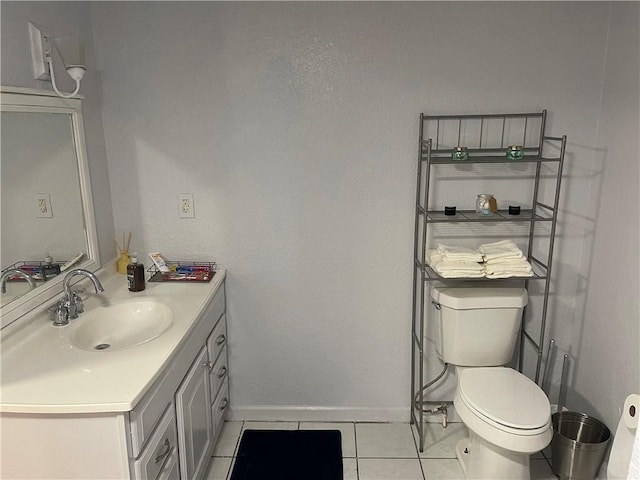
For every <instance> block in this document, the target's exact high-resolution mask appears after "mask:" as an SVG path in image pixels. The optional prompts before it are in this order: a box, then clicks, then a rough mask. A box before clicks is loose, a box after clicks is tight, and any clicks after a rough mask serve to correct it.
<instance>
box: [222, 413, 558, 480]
mask: <svg viewBox="0 0 640 480" xmlns="http://www.w3.org/2000/svg"><path fill="white" fill-rule="evenodd" d="M235 422H238V423H239V425H240V428H239V434H238V436H237V438H236V440H235V445H234V449H233V454H232V455H220V456H213V455H212V457H211V462H213V461H214V460H215V459H216V458H219V459H229V466H228V469H227V472H226V476H225V477H224V478H225V479H226V480H229V479H230V478H231V474H232V473H233V466H234V463H235V460H236V459H237V453H238V449H239V445H240V442H241V440H242V434H243V432H244V431H245V427H246V425H247V422H246V421H243V420H240V421H235ZM256 423H268V422H256ZM290 423H297V429H298V430H300V429H301V428H302V427H303V424H304V423H319V422H301V421H298V422H290ZM323 423H341V424H345V425H344V426H345V427H346V426H347V425H350V427H347V428H352V429H353V449H354V452H355V453H354V455H355V456H348V457H347V456H344V451H343V456H342V460H343V468H345V460H348V463H349V465H352V464H351V460H353V462H354V464H355V472H353V470H350V472H351V473H349V477H348V478H354V480H360V477H361V475H362V471H361V465H360V462H361V461H365V462H369V461H382V462H384V461H388V460H394V461H400V460H403V461H413V460H417V461H418V465H419V469H420V470H419V471H420V473H419V474H418V472H417V471H416V475H421V480H427V479H428V478H429V477H428V475H427V472H426V471H425V469H426V467H427V465H425V463H426V462H430V461H445V460H446V461H455V460H456V458H455V456H434V457H422V456H420V452H419V448H418V443H417V442H418V440H417V438H416V432H415V431H414V429H413V426H412V425H411V424H409V428H410V430H411V435H412V440H413V446H414V449H415V452H416V455H417V456H416V457H406V456H392V457H384V456H382V457H381V456H371V457H368V456H361V455H360V451H359V450H358V428H357V426H358V424H359V423H377V422H323ZM389 423H401V422H389ZM531 461H532V462H534V461H541V463H543V464H545V466H546V469H545V471H546V473H544V480H557V477H555V475H553V473H552V468H551V462H550V459H549V458H547V456H546V455H545V454H544V453H543V457H542V458H532V459H531ZM368 465H371V464H368ZM432 465H434V466H436V467H435V468H437V465H438V464H437V463H435V464H432ZM349 468H350V469H351V468H353V467H351V466H350V467H349ZM429 472H431V474H433V471H432V466H431V465H429ZM221 473H222V472H221ZM353 473H355V477H353Z"/></svg>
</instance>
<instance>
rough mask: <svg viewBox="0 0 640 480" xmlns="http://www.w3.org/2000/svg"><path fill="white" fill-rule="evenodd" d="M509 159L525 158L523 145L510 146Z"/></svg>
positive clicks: (508, 150)
mask: <svg viewBox="0 0 640 480" xmlns="http://www.w3.org/2000/svg"><path fill="white" fill-rule="evenodd" d="M507 158H508V159H509V160H522V159H523V158H524V150H523V149H522V145H510V146H509V148H508V149H507Z"/></svg>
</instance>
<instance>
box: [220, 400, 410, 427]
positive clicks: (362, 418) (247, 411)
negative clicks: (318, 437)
mask: <svg viewBox="0 0 640 480" xmlns="http://www.w3.org/2000/svg"><path fill="white" fill-rule="evenodd" d="M228 419H229V420H245V421H257V422H269V421H271V422H286V421H291V422H380V423H383V422H408V421H409V408H408V407H407V408H372V407H311V406H298V405H277V406H273V405H233V404H232V406H231V411H230V412H229V417H228Z"/></svg>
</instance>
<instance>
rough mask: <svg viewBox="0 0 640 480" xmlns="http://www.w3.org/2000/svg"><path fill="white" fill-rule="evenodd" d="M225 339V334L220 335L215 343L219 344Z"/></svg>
mask: <svg viewBox="0 0 640 480" xmlns="http://www.w3.org/2000/svg"><path fill="white" fill-rule="evenodd" d="M226 341H227V339H226V338H225V336H224V335H220V336H219V337H218V338H217V340H216V345H218V346H220V345H222V344H223V343H224V342H226Z"/></svg>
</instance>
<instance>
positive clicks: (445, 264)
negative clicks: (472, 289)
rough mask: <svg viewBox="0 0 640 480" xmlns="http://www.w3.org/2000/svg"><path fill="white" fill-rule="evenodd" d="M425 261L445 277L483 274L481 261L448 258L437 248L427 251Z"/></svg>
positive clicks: (479, 275)
mask: <svg viewBox="0 0 640 480" xmlns="http://www.w3.org/2000/svg"><path fill="white" fill-rule="evenodd" d="M427 263H428V264H429V266H431V268H433V269H434V270H435V271H436V272H437V273H438V274H440V275H441V276H443V277H445V278H479V277H483V276H484V267H483V265H482V264H481V263H478V262H465V261H457V260H450V259H448V258H447V257H445V256H444V255H442V254H441V253H440V252H438V251H437V250H428V251H427Z"/></svg>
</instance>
